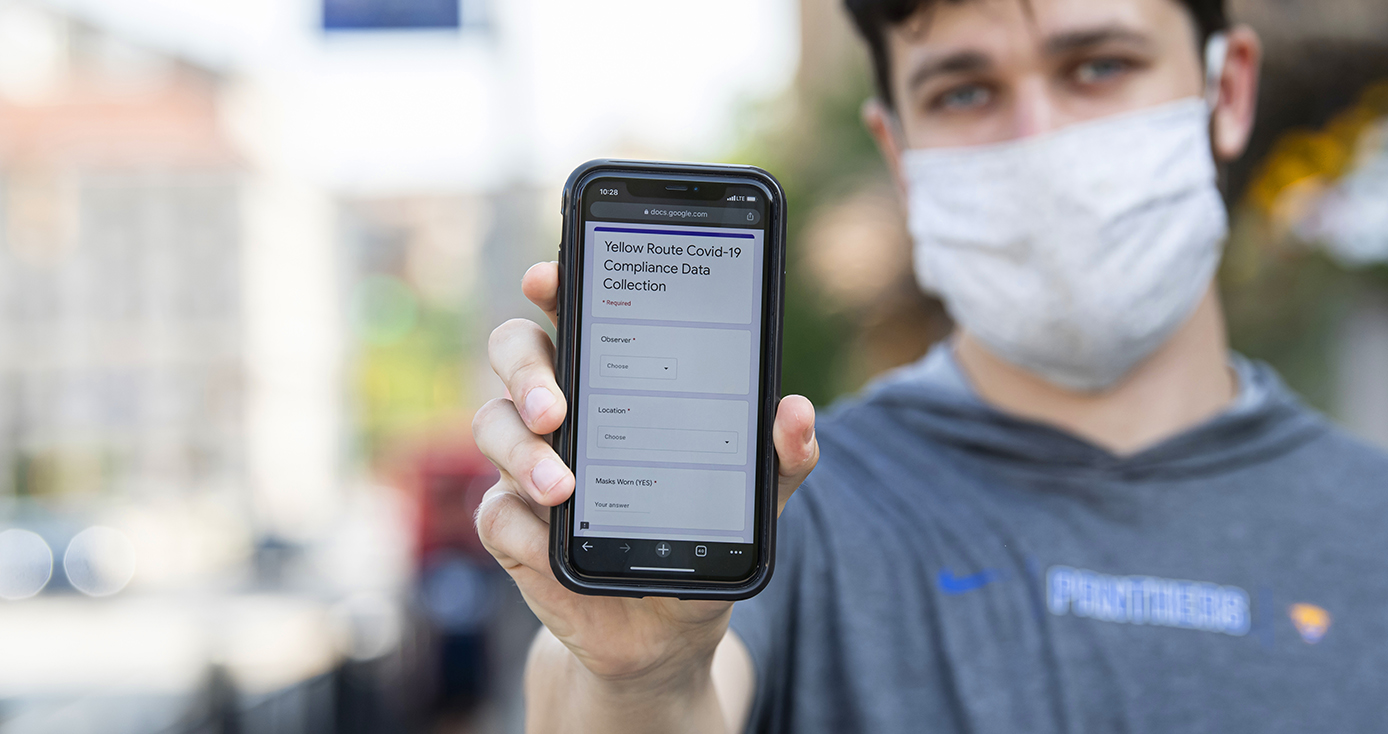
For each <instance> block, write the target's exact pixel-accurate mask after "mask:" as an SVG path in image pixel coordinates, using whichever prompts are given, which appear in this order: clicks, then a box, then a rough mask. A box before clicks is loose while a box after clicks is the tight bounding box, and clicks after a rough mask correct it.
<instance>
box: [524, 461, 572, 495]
mask: <svg viewBox="0 0 1388 734" xmlns="http://www.w3.org/2000/svg"><path fill="white" fill-rule="evenodd" d="M567 473H568V472H566V471H565V470H564V465H563V464H560V463H559V462H557V461H555V460H554V459H545V460H544V461H541V462H540V463H538V464H536V465H535V468H534V469H531V470H530V481H532V482H534V483H535V488H536V489H538V490H540V494H549V493H550V490H552V489H554V488H555V486H556V485H558V484H559V482H560V481H562V480H563V479H564V475H565V474H567Z"/></svg>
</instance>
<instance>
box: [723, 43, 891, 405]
mask: <svg viewBox="0 0 1388 734" xmlns="http://www.w3.org/2000/svg"><path fill="white" fill-rule="evenodd" d="M869 82H870V78H869V76H868V73H867V71H866V70H865V69H848V70H845V73H844V74H843V77H842V79H840V80H835V82H834V83H831V84H826V85H824V86H821V87H817V88H813V89H809V88H807V85H805V84H803V83H802V84H800V85H798V87H797V90H796V93H795V94H794V95H791V96H789V97H786V98H782V99H778V100H775V101H772V102H768V103H765V104H761V105H757V106H753V107H750V108H748V109H747V110H745V111H744V113H743V115H744V118H745V120H747V121H752V120H757V121H763V122H762V124H761V125H760V126H758V125H755V124H748V125H745V126H744V129H748V130H750V131H751V132H749V133H748V134H747V135H746V137H745V139H744V140H743V141H742V142H741V144H740V145H739V146H738V149H737V151H736V152H735V153H734V154H733V155H732V156H731V160H733V161H736V162H738V163H748V164H751V165H755V166H760V167H762V168H765V169H766V170H768V171H770V172H771V174H772V175H774V176H775V177H776V178H777V180H779V181H780V182H781V186H782V187H784V189H785V192H786V202H787V204H788V206H789V217H788V221H787V226H786V236H787V272H786V313H785V341H784V347H783V350H784V352H783V354H784V357H783V360H782V365H783V366H782V381H781V385H782V392H784V393H786V394H791V393H799V394H801V395H805V396H807V397H809V398H810V399H811V400H812V401H814V403H815V404H816V405H827V404H829V403H830V402H832V401H833V399H834V398H836V397H838V396H839V395H841V394H842V393H844V392H845V391H846V390H848V389H851V388H853V387H855V386H854V385H851V384H847V383H846V380H845V373H846V364H845V362H846V355H845V349H846V348H847V347H848V345H850V344H851V332H852V330H853V328H854V327H855V324H854V321H853V319H852V318H851V317H850V316H848V315H846V314H843V313H836V312H835V311H834V310H833V309H831V308H829V307H828V306H827V305H826V304H825V302H824V300H823V298H822V297H821V295H820V293H819V289H818V287H817V286H816V285H815V283H814V281H813V279H812V278H811V276H810V275H809V273H808V272H807V268H806V263H805V258H804V253H803V247H801V243H802V242H803V240H804V239H805V234H806V230H807V226H808V224H809V223H810V221H811V220H812V218H813V214H814V212H815V211H816V210H817V209H819V207H821V206H823V205H824V204H825V203H827V202H830V201H832V200H834V199H835V198H837V197H842V196H844V195H847V194H849V193H852V192H854V191H856V190H858V189H860V188H862V187H864V186H866V185H870V184H872V183H874V182H879V181H882V180H884V179H886V178H887V175H888V174H887V171H886V168H885V166H884V165H883V163H882V159H881V156H880V155H879V154H878V152H877V147H876V144H875V143H874V142H873V140H872V137H871V136H870V135H868V132H867V130H866V128H864V127H863V124H862V121H861V118H860V110H861V107H862V104H863V100H865V99H867V98H868V97H869V96H870V95H871V93H872V88H871V85H870V83H869ZM768 121H769V122H768Z"/></svg>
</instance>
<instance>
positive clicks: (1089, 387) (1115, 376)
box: [902, 39, 1228, 392]
mask: <svg viewBox="0 0 1388 734" xmlns="http://www.w3.org/2000/svg"><path fill="white" fill-rule="evenodd" d="M1218 40H1222V39H1218ZM1221 51H1222V48H1221ZM1219 60H1220V61H1222V53H1221V54H1220V57H1219ZM1212 77H1213V79H1216V80H1217V79H1218V78H1219V77H1218V74H1217V73H1214V74H1212ZM1209 124H1210V100H1209V99H1208V98H1206V99H1201V98H1190V99H1185V100H1180V101H1178V102H1174V103H1169V104H1164V105H1161V106H1159V107H1153V108H1149V109H1145V110H1142V111H1139V112H1136V113H1128V114H1122V115H1118V116H1114V117H1107V118H1103V119H1101V120H1097V121H1093V122H1085V123H1080V124H1076V125H1072V126H1069V127H1066V128H1064V129H1061V130H1059V131H1056V132H1054V133H1050V134H1046V135H1044V136H1040V137H1036V138H1027V139H1024V140H1019V141H1014V142H1008V143H1003V144H998V145H986V146H977V147H968V148H948V149H913V150H908V151H906V152H905V153H904V154H903V156H902V171H903V174H904V177H905V179H906V184H907V193H908V197H909V199H908V208H909V214H910V229H911V235H912V238H913V239H914V240H915V266H916V276H917V278H918V279H919V280H920V283H921V286H922V287H923V288H925V289H926V290H927V291H931V292H934V293H937V294H938V295H939V296H940V297H941V298H942V299H943V300H944V302H945V305H946V307H947V308H948V309H949V311H950V314H951V315H952V316H953V317H954V319H955V321H956V322H958V323H959V324H961V325H962V326H963V327H964V328H965V329H967V330H968V331H969V332H970V333H971V334H973V335H974V336H975V337H977V338H978V340H979V341H980V342H982V343H983V345H984V346H986V347H987V348H988V349H989V350H990V351H992V352H993V353H994V354H996V355H997V356H999V357H1001V358H1002V359H1005V360H1007V361H1008V362H1010V363H1012V364H1014V365H1016V366H1018V367H1021V368H1022V369H1025V370H1027V371H1028V372H1031V373H1033V374H1035V375H1038V376H1040V377H1042V378H1044V379H1046V380H1048V381H1049V382H1051V383H1053V384H1055V385H1058V386H1060V387H1063V388H1066V389H1069V390H1073V391H1078V392H1099V391H1103V390H1105V389H1108V388H1111V387H1113V386H1114V385H1115V384H1116V383H1117V382H1118V381H1119V380H1121V379H1122V378H1123V377H1124V376H1125V375H1127V374H1128V373H1129V372H1130V371H1132V369H1133V368H1134V367H1135V366H1136V365H1137V364H1138V363H1140V362H1141V361H1142V360H1144V359H1146V358H1147V357H1148V356H1149V355H1151V354H1152V353H1153V352H1154V351H1156V349H1157V348H1158V347H1160V346H1161V345H1162V344H1163V343H1165V342H1166V340H1167V339H1168V338H1170V336H1171V335H1172V334H1173V333H1174V332H1175V331H1176V330H1177V329H1178V328H1180V326H1181V325H1182V324H1183V323H1184V322H1185V321H1186V320H1187V319H1188V318H1189V317H1190V315H1191V314H1192V313H1193V312H1194V310H1195V308H1196V306H1197V305H1198V304H1199V302H1200V300H1201V298H1202V296H1203V295H1204V294H1205V292H1206V290H1207V288H1208V287H1209V284H1210V281H1211V279H1212V278H1213V277H1214V273H1215V269H1216V267H1217V266H1218V264H1219V259H1220V253H1221V250H1222V247H1223V242H1224V239H1225V237H1226V236H1227V234H1228V218H1227V215H1226V213H1225V210H1224V203H1223V200H1222V198H1221V197H1220V193H1219V189H1218V185H1217V180H1216V171H1215V165H1214V159H1213V156H1212V154H1211V148H1210V137H1209Z"/></svg>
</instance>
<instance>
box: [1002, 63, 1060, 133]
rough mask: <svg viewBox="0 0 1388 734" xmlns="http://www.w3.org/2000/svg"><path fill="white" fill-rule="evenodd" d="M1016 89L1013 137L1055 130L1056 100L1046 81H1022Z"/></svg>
mask: <svg viewBox="0 0 1388 734" xmlns="http://www.w3.org/2000/svg"><path fill="white" fill-rule="evenodd" d="M1015 89H1016V97H1015V104H1014V105H1013V109H1012V115H1013V120H1012V127H1013V129H1012V135H1013V137H1014V138H1015V139H1021V138H1029V137H1032V136H1034V135H1042V134H1044V133H1048V132H1050V131H1052V130H1054V129H1055V126H1056V124H1057V121H1056V109H1055V100H1053V99H1052V98H1051V90H1050V89H1049V87H1048V85H1047V84H1046V80H1045V79H1043V78H1040V77H1026V78H1024V79H1021V80H1020V81H1019V82H1018V84H1017V86H1016V87H1015Z"/></svg>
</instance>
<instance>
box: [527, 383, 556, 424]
mask: <svg viewBox="0 0 1388 734" xmlns="http://www.w3.org/2000/svg"><path fill="white" fill-rule="evenodd" d="M551 405H554V393H552V392H550V391H549V389H548V388H544V387H537V388H533V389H531V391H530V392H528V393H526V394H525V418H526V420H528V421H535V420H536V419H538V418H539V417H540V416H542V415H544V414H545V411H546V410H549V408H550V406H551Z"/></svg>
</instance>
